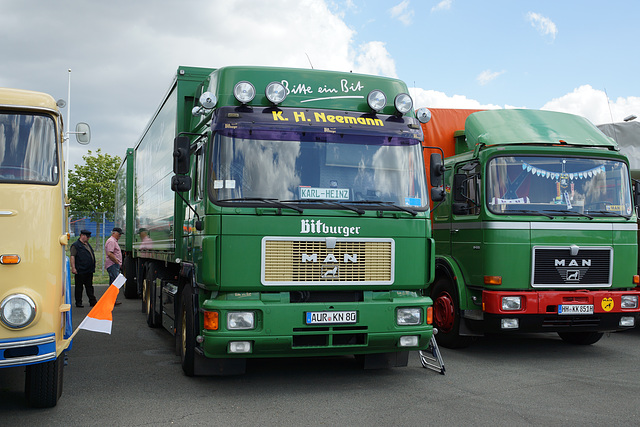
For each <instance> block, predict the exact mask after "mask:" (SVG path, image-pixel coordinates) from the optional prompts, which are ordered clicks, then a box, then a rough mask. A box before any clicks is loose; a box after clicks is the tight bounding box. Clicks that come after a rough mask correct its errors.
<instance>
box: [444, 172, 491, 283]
mask: <svg viewBox="0 0 640 427" xmlns="http://www.w3.org/2000/svg"><path fill="white" fill-rule="evenodd" d="M453 173H454V175H453V186H452V189H451V193H452V198H453V200H452V204H451V229H450V233H451V255H452V256H453V258H454V259H455V260H456V261H457V262H458V265H459V266H460V268H461V270H462V273H463V276H464V280H465V283H466V284H467V285H475V286H482V285H483V281H484V279H483V276H484V267H483V254H482V243H483V242H482V236H483V230H482V221H481V220H480V207H481V197H480V195H481V192H482V176H481V166H480V163H479V162H478V161H477V160H471V161H468V162H464V163H458V164H456V165H455V166H454V170H453Z"/></svg>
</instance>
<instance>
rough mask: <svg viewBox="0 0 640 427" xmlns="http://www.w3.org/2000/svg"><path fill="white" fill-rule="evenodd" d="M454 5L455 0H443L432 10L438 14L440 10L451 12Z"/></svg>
mask: <svg viewBox="0 0 640 427" xmlns="http://www.w3.org/2000/svg"><path fill="white" fill-rule="evenodd" d="M452 4H453V0H442V1H441V2H440V3H438V4H437V5H435V6H433V7H432V8H431V12H438V11H440V10H449V9H451V5H452Z"/></svg>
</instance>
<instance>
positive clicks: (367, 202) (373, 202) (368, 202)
mask: <svg viewBox="0 0 640 427" xmlns="http://www.w3.org/2000/svg"><path fill="white" fill-rule="evenodd" d="M350 203H353V204H361V205H378V206H390V207H393V208H396V209H397V210H399V211H404V212H407V213H410V214H411V215H413V216H416V215H418V212H416V211H414V210H413V209H409V208H405V207H404V206H400V205H396V204H395V203H394V202H383V201H380V200H356V201H353V202H350Z"/></svg>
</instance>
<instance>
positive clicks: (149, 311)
mask: <svg viewBox="0 0 640 427" xmlns="http://www.w3.org/2000/svg"><path fill="white" fill-rule="evenodd" d="M149 290H150V288H149V286H147V280H146V279H145V281H144V295H145V300H146V301H145V307H146V308H147V314H149V313H151V295H147V292H149Z"/></svg>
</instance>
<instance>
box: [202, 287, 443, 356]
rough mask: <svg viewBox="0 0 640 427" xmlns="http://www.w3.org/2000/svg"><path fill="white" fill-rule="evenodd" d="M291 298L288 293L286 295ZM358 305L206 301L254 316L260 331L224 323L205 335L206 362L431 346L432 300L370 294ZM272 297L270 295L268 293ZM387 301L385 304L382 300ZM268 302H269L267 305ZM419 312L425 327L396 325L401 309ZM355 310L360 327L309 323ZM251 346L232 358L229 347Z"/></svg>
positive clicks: (209, 305) (218, 308)
mask: <svg viewBox="0 0 640 427" xmlns="http://www.w3.org/2000/svg"><path fill="white" fill-rule="evenodd" d="M283 294H287V293H283ZM369 294H377V295H375V296H374V295H369V296H370V298H365V300H364V301H359V302H314V303H290V302H289V301H288V299H287V298H286V297H283V298H282V299H280V301H277V302H276V301H268V299H270V298H272V296H273V295H271V296H267V297H266V298H261V299H258V300H253V301H239V300H234V301H228V300H218V299H216V300H207V301H205V302H204V304H203V309H204V310H215V311H219V312H220V319H225V318H226V313H227V312H228V311H230V310H233V311H235V310H238V311H243V310H244V311H254V312H255V313H256V327H255V329H252V330H248V331H230V330H228V329H226V325H224V324H223V323H224V321H221V322H220V323H221V324H220V329H219V330H218V331H210V330H202V331H201V337H202V339H203V341H202V343H201V344H200V346H201V349H202V351H203V352H204V355H205V356H206V357H210V358H223V357H248V358H259V357H301V356H337V355H347V354H369V353H392V352H399V351H410V350H414V351H415V350H424V349H426V348H427V347H428V346H429V342H430V340H431V336H432V334H433V326H432V325H430V324H427V323H426V317H427V307H430V306H431V299H430V298H428V297H421V296H416V295H415V294H414V293H408V294H413V295H408V296H401V297H400V296H399V295H398V294H397V293H396V294H395V295H394V296H389V295H390V293H389V292H371V293H369ZM266 295H269V294H266ZM384 295H386V296H388V297H387V298H386V299H385V298H383V296H384ZM265 299H267V300H265ZM400 307H420V308H421V309H422V322H421V324H419V325H415V326H397V325H396V310H397V308H400ZM323 311H356V312H357V322H356V323H351V324H314V325H307V324H306V322H305V319H306V313H307V312H323ZM403 336H416V337H418V338H417V345H415V346H410V347H401V346H400V345H399V343H400V337H403ZM233 341H248V342H250V343H251V352H250V353H242V354H233V353H230V351H229V347H230V345H229V343H230V342H233Z"/></svg>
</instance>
